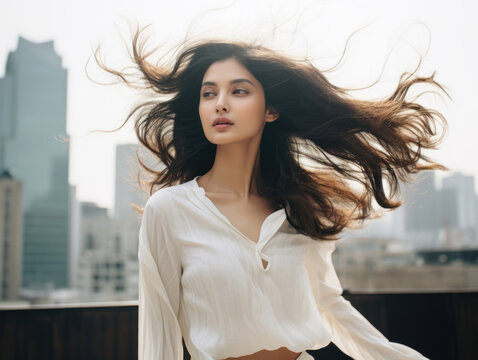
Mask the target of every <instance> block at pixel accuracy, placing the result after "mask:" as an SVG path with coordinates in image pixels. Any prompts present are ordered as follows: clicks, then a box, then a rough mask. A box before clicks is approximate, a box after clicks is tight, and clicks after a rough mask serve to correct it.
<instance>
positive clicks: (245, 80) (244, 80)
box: [201, 79, 255, 87]
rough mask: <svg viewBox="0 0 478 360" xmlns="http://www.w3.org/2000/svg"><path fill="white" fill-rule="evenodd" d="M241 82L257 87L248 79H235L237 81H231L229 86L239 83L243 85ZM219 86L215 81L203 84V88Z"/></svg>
mask: <svg viewBox="0 0 478 360" xmlns="http://www.w3.org/2000/svg"><path fill="white" fill-rule="evenodd" d="M241 82H247V83H249V84H251V85H252V86H255V85H254V84H253V83H252V81H250V80H247V79H235V80H231V81H229V85H232V84H237V83H241ZM216 85H217V84H216V83H215V82H214V81H205V82H203V83H202V85H201V87H203V86H216Z"/></svg>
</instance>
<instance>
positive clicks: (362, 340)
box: [310, 241, 427, 360]
mask: <svg viewBox="0 0 478 360" xmlns="http://www.w3.org/2000/svg"><path fill="white" fill-rule="evenodd" d="M316 243H317V244H314V253H313V254H312V255H313V258H312V261H311V262H310V267H311V271H312V272H313V273H312V274H311V275H312V276H313V279H314V281H313V289H314V295H315V299H316V303H317V307H318V308H319V310H320V312H321V314H322V317H323V318H324V320H325V322H326V323H327V325H328V327H329V328H330V332H331V334H332V342H333V343H335V345H337V346H338V347H339V349H340V350H342V351H343V352H344V353H345V354H347V355H348V356H350V357H352V358H353V359H356V360H370V359H374V360H412V359H413V360H423V359H427V358H426V357H424V356H423V355H421V354H420V353H419V352H417V351H415V350H413V349H412V348H410V347H408V346H405V345H402V344H399V343H394V342H390V341H389V340H388V339H387V338H386V337H385V336H383V335H382V333H380V332H379V331H378V330H377V329H376V328H375V327H374V326H373V325H372V324H371V323H370V322H369V321H368V320H367V319H366V318H365V317H364V316H363V315H362V314H360V312H358V311H357V310H356V309H355V308H354V307H353V306H352V304H351V303H350V302H349V301H347V300H345V299H344V298H343V296H342V286H341V284H340V281H339V279H338V277H337V274H336V272H335V269H334V266H333V263H332V253H333V251H334V250H335V241H321V242H318V241H316Z"/></svg>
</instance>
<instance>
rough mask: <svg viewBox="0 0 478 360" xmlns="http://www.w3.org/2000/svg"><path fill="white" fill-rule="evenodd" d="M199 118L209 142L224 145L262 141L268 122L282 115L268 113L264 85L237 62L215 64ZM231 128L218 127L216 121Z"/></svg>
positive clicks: (205, 83) (204, 86)
mask: <svg viewBox="0 0 478 360" xmlns="http://www.w3.org/2000/svg"><path fill="white" fill-rule="evenodd" d="M199 117H200V118H201V124H202V127H203V130H204V134H205V136H206V138H207V139H208V140H209V141H210V142H211V143H213V144H216V145H223V144H232V143H238V142H241V141H248V140H251V139H253V138H256V137H259V139H260V137H261V135H262V131H263V129H264V125H265V123H266V122H270V121H274V120H276V119H277V118H278V117H279V115H278V114H277V113H275V112H271V111H266V104H265V96H264V90H263V88H262V85H261V84H260V83H259V81H258V80H257V79H256V78H255V77H254V76H253V75H252V74H251V73H250V72H249V70H247V69H246V68H245V67H244V66H243V65H242V64H241V63H239V62H238V61H237V60H236V59H234V58H229V59H226V60H222V61H218V62H215V63H213V64H212V65H211V66H210V67H209V68H208V69H207V71H206V73H205V74H204V77H203V81H202V86H201V93H200V101H199ZM221 118H222V121H226V122H228V123H229V124H231V125H215V122H216V121H218V120H219V121H221V120H220V119H221Z"/></svg>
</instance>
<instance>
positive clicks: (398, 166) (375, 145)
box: [95, 28, 447, 240]
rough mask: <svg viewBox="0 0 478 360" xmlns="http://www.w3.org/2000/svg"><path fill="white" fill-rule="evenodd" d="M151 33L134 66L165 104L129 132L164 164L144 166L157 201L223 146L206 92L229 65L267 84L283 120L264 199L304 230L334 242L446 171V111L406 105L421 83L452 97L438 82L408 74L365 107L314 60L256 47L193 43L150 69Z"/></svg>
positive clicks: (269, 131)
mask: <svg viewBox="0 0 478 360" xmlns="http://www.w3.org/2000/svg"><path fill="white" fill-rule="evenodd" d="M143 30H144V28H143V29H139V28H137V30H136V33H135V34H134V37H133V41H132V59H133V61H134V63H135V65H136V66H137V69H138V70H139V73H138V74H139V76H140V80H141V84H142V85H141V86H142V87H143V88H145V89H148V90H152V91H153V92H154V93H155V94H159V96H155V98H152V99H150V100H149V101H147V102H143V103H141V104H139V105H138V106H136V107H135V108H134V109H133V110H132V111H131V112H130V113H129V115H128V116H127V118H126V120H125V121H124V123H123V125H124V124H125V123H126V122H128V120H129V119H130V118H131V117H133V116H135V123H134V125H135V130H136V134H137V137H138V139H139V141H140V142H141V144H142V145H144V146H145V147H146V148H147V149H149V151H151V153H152V154H154V155H155V157H157V158H158V159H159V160H160V161H161V162H162V163H163V164H164V168H163V169H162V170H154V169H152V168H150V167H148V166H147V165H146V164H145V163H144V162H143V161H141V159H139V158H138V160H139V162H140V164H141V166H142V167H143V168H144V169H145V170H146V171H147V172H148V173H150V174H152V175H153V176H154V178H153V179H152V181H150V182H148V184H149V193H150V194H152V193H154V192H155V191H156V190H157V189H158V188H161V187H165V186H171V185H176V184H179V183H184V182H186V181H189V180H191V179H193V178H194V177H195V176H197V175H202V174H204V173H206V172H207V171H208V170H209V169H210V168H211V167H212V165H213V162H214V158H215V151H216V145H215V144H212V143H210V142H209V141H208V140H207V139H206V137H205V135H204V132H203V130H202V126H201V121H200V118H199V113H198V106H199V98H200V86H201V82H202V78H203V75H204V73H205V72H206V70H207V69H208V67H209V66H210V65H211V64H213V63H214V62H216V61H220V60H225V59H228V58H234V59H236V60H237V61H239V62H240V63H241V64H242V65H244V66H245V67H246V68H247V69H248V70H249V71H250V72H251V73H252V74H253V75H254V77H255V78H256V79H257V80H258V81H259V82H260V83H261V84H262V86H263V89H264V93H265V99H266V104H267V106H269V107H271V108H273V109H275V110H276V111H277V112H279V114H280V116H279V118H278V119H277V120H276V121H274V122H270V123H266V126H265V128H264V131H263V135H262V140H261V145H260V172H259V173H258V174H257V178H256V179H255V180H256V183H257V191H258V193H259V194H260V195H261V196H264V197H266V198H268V199H270V200H271V201H272V202H273V203H274V204H275V205H277V206H279V207H284V208H285V210H286V214H287V219H288V221H289V222H290V224H291V225H292V226H294V227H295V228H296V229H297V230H298V231H299V232H301V233H303V234H306V235H308V236H311V237H313V238H316V239H325V240H333V239H336V238H337V235H338V234H339V233H340V232H341V231H342V230H343V229H344V228H345V227H352V226H353V225H354V224H360V223H362V222H363V220H365V219H367V218H369V217H371V216H372V215H374V214H376V211H375V209H374V207H373V204H372V201H373V200H374V199H375V201H376V202H377V203H378V205H380V206H381V207H382V208H385V209H393V208H396V207H398V206H400V205H401V204H402V203H401V201H400V200H397V199H394V198H395V197H396V195H397V194H399V190H400V188H399V180H401V181H404V182H407V181H410V179H411V177H410V174H413V173H417V172H419V171H422V170H430V169H441V170H447V168H446V167H444V166H443V165H441V164H438V163H435V162H434V161H432V160H431V159H430V158H428V157H427V156H426V155H424V154H423V150H424V149H435V148H436V147H437V145H438V144H439V143H440V142H441V140H442V138H443V136H444V134H445V129H446V120H445V119H444V117H443V116H442V115H441V114H440V113H439V112H438V111H435V110H432V109H428V108H426V107H424V106H422V105H420V104H418V103H417V102H414V101H408V100H407V99H406V97H407V93H408V91H409V89H410V88H411V87H412V86H413V85H415V84H420V83H422V84H428V85H431V86H434V87H436V88H438V89H439V90H441V91H443V92H444V93H445V94H446V91H445V90H444V89H443V87H442V86H441V85H440V84H439V83H437V82H436V81H435V80H434V74H433V75H432V76H429V77H419V76H416V70H415V71H414V72H411V73H404V74H402V76H401V77H400V80H399V83H398V85H397V87H396V89H395V91H394V92H393V93H392V94H391V95H390V96H388V97H386V98H384V99H382V100H374V101H364V100H357V99H353V98H352V97H351V96H350V95H349V93H348V89H345V88H341V87H338V86H335V85H333V84H331V83H330V82H329V81H328V80H327V79H326V77H325V76H324V75H323V73H322V72H321V71H319V70H318V69H317V68H316V67H315V66H313V65H312V63H311V62H310V61H308V60H305V59H304V60H297V59H292V58H289V57H286V56H284V55H281V54H278V53H277V52H274V51H272V50H270V49H268V48H266V47H264V46H261V45H257V44H253V43H246V42H238V41H234V42H224V41H216V40H208V41H205V40H202V41H196V42H189V43H186V42H185V43H184V44H183V45H184V46H183V47H182V48H181V49H180V51H179V52H178V53H177V54H176V57H175V62H174V63H173V64H171V66H169V67H165V66H163V65H160V64H159V62H158V63H156V64H152V63H151V62H148V61H147V57H148V56H150V55H151V53H152V52H149V53H146V52H145V51H144V42H141V41H140V35H141V32H142V31H143ZM98 50H99V49H98ZM95 59H96V61H97V63H98V64H99V66H100V67H101V68H102V69H104V70H106V71H108V72H109V73H112V74H114V75H116V76H118V77H119V78H120V79H121V80H122V81H124V82H125V83H126V84H128V85H132V86H136V87H137V86H138V83H137V82H136V85H133V82H132V81H130V80H128V77H127V75H126V74H125V73H123V72H121V71H116V70H113V69H111V68H109V67H107V66H105V65H104V63H103V62H101V61H100V60H99V57H98V51H97V52H95ZM123 125H121V127H122V126H123ZM438 125H441V129H440V130H441V131H439V130H438ZM354 184H355V185H360V186H359V188H358V187H357V186H355V185H354ZM387 185H388V190H389V191H388V192H389V194H387V191H386V188H387Z"/></svg>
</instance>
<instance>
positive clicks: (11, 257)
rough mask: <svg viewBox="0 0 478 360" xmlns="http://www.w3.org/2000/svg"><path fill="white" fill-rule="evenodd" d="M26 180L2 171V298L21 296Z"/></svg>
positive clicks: (9, 298) (0, 258) (17, 297)
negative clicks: (22, 180)
mask: <svg viewBox="0 0 478 360" xmlns="http://www.w3.org/2000/svg"><path fill="white" fill-rule="evenodd" d="M21 206H22V183H21V182H20V181H18V180H17V179H14V178H12V176H11V174H10V173H9V172H8V171H6V170H4V171H2V173H1V174H0V301H2V300H16V299H19V298H20V287H21V286H20V285H21V278H22V245H23V242H22V222H23V217H22V207H21Z"/></svg>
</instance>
